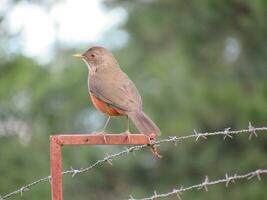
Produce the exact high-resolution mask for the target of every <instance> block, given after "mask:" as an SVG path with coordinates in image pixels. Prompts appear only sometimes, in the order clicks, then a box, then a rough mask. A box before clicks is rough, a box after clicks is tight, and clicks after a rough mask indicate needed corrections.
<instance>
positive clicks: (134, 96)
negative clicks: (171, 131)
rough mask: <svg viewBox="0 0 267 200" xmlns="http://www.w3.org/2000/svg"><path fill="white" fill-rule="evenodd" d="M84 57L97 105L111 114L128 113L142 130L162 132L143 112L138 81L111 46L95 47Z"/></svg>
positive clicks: (90, 89) (89, 82)
mask: <svg viewBox="0 0 267 200" xmlns="http://www.w3.org/2000/svg"><path fill="white" fill-rule="evenodd" d="M81 56H82V58H83V60H84V61H85V63H86V64H87V66H88V69H89V77H88V88H89V93H90V96H91V98H92V101H93V104H94V105H95V106H96V108H98V109H99V110H100V111H102V112H105V113H106V114H108V115H109V116H116V115H126V116H128V117H129V118H130V119H131V120H132V121H133V123H134V124H135V126H136V127H137V128H138V130H139V131H140V132H141V133H144V134H147V135H149V134H152V133H154V134H159V133H160V130H159V128H158V127H157V126H156V125H155V123H154V122H153V121H152V120H151V119H150V118H149V117H148V116H147V115H146V114H145V113H144V112H143V111H142V99H141V96H140V94H139V92H138V90H137V89H136V87H135V85H134V83H133V82H132V81H131V80H130V79H129V77H128V76H127V75H126V74H125V73H124V72H123V71H122V70H121V68H120V66H119V64H118V62H117V61H116V59H115V57H114V56H113V55H112V54H111V53H110V52H109V51H108V50H107V49H105V48H103V47H92V48H90V49H88V50H87V51H86V52H85V53H84V54H82V55H81Z"/></svg>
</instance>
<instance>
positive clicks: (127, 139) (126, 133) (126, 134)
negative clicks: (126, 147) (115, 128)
mask: <svg viewBox="0 0 267 200" xmlns="http://www.w3.org/2000/svg"><path fill="white" fill-rule="evenodd" d="M123 134H124V135H125V137H126V138H125V139H126V141H127V142H128V143H130V142H131V134H132V133H131V132H130V131H129V130H126V131H125V132H124V133H123Z"/></svg>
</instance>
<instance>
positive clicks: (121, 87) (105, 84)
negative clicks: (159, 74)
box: [89, 68, 142, 112]
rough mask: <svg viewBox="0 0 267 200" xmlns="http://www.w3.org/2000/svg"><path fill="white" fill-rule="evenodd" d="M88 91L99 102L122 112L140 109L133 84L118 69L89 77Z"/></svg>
mask: <svg viewBox="0 0 267 200" xmlns="http://www.w3.org/2000/svg"><path fill="white" fill-rule="evenodd" d="M89 90H90V92H91V93H92V94H93V95H95V96H96V97H97V98H99V99H100V100H102V101H104V102H106V103H108V104H110V105H111V106H113V107H115V108H118V109H121V110H123V111H126V112H130V111H134V110H140V109H141V108H142V100H141V96H140V94H139V92H138V90H137V89H136V87H135V85H134V83H133V82H132V81H131V80H130V79H129V77H128V76H127V75H126V74H125V73H124V72H123V71H121V70H120V69H119V68H118V69H116V72H115V71H112V73H110V72H108V71H101V72H96V73H95V74H93V75H91V76H90V77H89Z"/></svg>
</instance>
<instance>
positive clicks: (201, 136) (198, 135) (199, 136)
mask: <svg viewBox="0 0 267 200" xmlns="http://www.w3.org/2000/svg"><path fill="white" fill-rule="evenodd" d="M194 133H195V135H196V141H198V139H199V138H204V139H205V140H207V139H208V138H207V137H206V135H205V133H198V132H197V131H196V130H195V129H194Z"/></svg>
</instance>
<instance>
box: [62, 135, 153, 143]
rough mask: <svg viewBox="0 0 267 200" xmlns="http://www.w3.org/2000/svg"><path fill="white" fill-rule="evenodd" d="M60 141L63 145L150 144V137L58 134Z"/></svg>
mask: <svg viewBox="0 0 267 200" xmlns="http://www.w3.org/2000/svg"><path fill="white" fill-rule="evenodd" d="M104 138H105V139H104ZM58 141H59V143H60V144H62V145H128V144H132V145H138V144H149V142H150V139H149V137H147V136H145V135H143V134H131V135H130V136H128V135H126V134H116V135H115V134H105V135H102V134H90V135H87V134H84V135H83V134H82V135H58Z"/></svg>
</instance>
